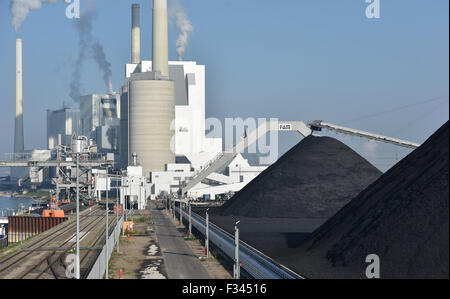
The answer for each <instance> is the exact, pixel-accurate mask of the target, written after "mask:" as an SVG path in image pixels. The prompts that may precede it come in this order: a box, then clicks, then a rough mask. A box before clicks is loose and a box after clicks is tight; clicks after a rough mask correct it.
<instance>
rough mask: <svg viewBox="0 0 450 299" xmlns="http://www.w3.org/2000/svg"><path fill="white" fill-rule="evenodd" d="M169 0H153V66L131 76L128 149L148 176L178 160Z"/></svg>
mask: <svg viewBox="0 0 450 299" xmlns="http://www.w3.org/2000/svg"><path fill="white" fill-rule="evenodd" d="M167 27H168V21H167V0H154V1H153V62H154V65H153V70H152V72H147V73H135V74H133V75H132V76H131V77H130V78H129V80H128V98H129V105H128V108H129V111H128V116H129V119H128V124H129V129H128V133H129V135H128V136H129V137H128V138H129V150H128V152H129V153H133V152H136V153H137V154H138V157H139V163H140V165H141V166H142V167H143V169H144V174H145V176H148V175H149V173H150V172H156V171H164V170H165V165H166V164H169V163H175V153H174V151H173V150H172V149H171V142H172V139H173V136H174V131H173V130H172V129H171V125H172V122H173V120H174V119H175V86H174V82H173V81H170V80H169V72H168V65H169V62H168V34H167V32H168V31H167Z"/></svg>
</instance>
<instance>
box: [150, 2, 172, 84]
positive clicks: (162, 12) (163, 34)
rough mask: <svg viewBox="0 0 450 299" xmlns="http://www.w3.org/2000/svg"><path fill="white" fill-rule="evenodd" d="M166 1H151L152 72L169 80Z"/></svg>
mask: <svg viewBox="0 0 450 299" xmlns="http://www.w3.org/2000/svg"><path fill="white" fill-rule="evenodd" d="M167 27H168V21H167V0H153V72H159V73H161V76H162V77H163V78H166V79H168V78H169V41H168V39H169V37H168V30H167Z"/></svg>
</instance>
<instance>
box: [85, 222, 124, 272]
mask: <svg viewBox="0 0 450 299" xmlns="http://www.w3.org/2000/svg"><path fill="white" fill-rule="evenodd" d="M123 219H124V217H123V216H122V218H120V219H119V222H118V223H117V225H116V227H115V228H114V231H113V232H112V233H111V235H109V237H108V261H109V259H110V258H111V255H112V253H113V250H114V246H115V245H116V244H117V242H119V238H120V231H121V228H122V227H123V222H124V220H123ZM105 254H106V244H105V245H103V249H102V251H101V252H100V254H99V255H98V257H97V260H96V261H95V263H94V265H93V266H92V268H91V270H90V272H89V274H88V275H87V279H103V276H104V275H105V270H106V265H105Z"/></svg>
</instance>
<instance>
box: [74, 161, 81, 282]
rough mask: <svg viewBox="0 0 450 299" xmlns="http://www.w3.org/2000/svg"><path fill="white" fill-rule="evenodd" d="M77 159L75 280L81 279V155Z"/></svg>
mask: <svg viewBox="0 0 450 299" xmlns="http://www.w3.org/2000/svg"><path fill="white" fill-rule="evenodd" d="M76 158H77V163H76V164H77V166H76V171H75V175H76V185H77V187H76V190H77V191H76V193H77V198H76V214H77V216H76V218H77V221H76V222H77V225H76V227H77V228H76V249H75V251H76V262H75V278H76V279H80V178H79V163H80V154H77V155H76Z"/></svg>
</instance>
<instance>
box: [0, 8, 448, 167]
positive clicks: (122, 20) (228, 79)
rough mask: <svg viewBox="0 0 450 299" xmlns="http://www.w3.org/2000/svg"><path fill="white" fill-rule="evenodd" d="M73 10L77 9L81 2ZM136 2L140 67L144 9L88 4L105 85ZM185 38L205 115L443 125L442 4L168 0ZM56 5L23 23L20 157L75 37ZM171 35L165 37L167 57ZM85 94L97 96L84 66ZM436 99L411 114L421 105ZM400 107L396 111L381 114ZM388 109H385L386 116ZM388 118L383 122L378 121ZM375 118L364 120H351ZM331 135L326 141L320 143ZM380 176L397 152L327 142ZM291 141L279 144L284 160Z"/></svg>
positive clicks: (8, 68)
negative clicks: (196, 67)
mask: <svg viewBox="0 0 450 299" xmlns="http://www.w3.org/2000/svg"><path fill="white" fill-rule="evenodd" d="M81 1H82V2H81V5H82V7H83V4H84V2H85V1H84V0H81ZM9 2H10V1H9V0H0V88H1V90H2V93H1V96H0V101H1V107H2V109H0V126H1V127H2V128H3V130H2V132H1V135H0V140H1V143H0V155H3V154H2V153H5V152H11V151H12V147H13V124H14V94H15V88H14V84H15V83H14V80H15V77H14V65H15V58H14V54H15V52H14V45H15V43H14V39H15V38H16V35H15V33H14V30H13V28H12V26H11V24H10V23H11V15H10V12H9ZM134 2H136V3H140V4H141V7H142V8H141V18H142V58H143V59H148V60H150V59H151V1H150V0H145V1H144V0H141V1H138V0H135V1H130V0H120V1H117V0H114V1H112V0H97V4H96V7H97V10H98V18H97V19H96V21H95V23H94V32H93V34H94V36H95V38H96V39H98V40H99V41H101V43H102V44H103V45H104V47H105V52H106V55H107V57H108V59H109V60H110V61H111V63H112V71H113V86H114V89H115V90H116V91H118V90H119V88H120V86H121V85H122V84H123V78H124V65H125V64H126V63H127V62H129V60H130V42H129V41H130V15H131V13H130V6H131V3H134ZM180 2H181V3H182V5H183V6H184V7H185V9H186V12H187V13H188V16H189V18H190V19H191V21H192V23H193V25H194V27H195V30H194V32H193V34H192V35H191V39H190V44H189V46H188V48H187V51H186V54H185V60H195V61H197V62H198V63H200V64H204V65H206V70H207V117H217V118H220V119H222V118H224V117H242V118H246V117H267V118H269V117H278V118H280V119H281V120H305V121H307V120H313V119H321V120H325V121H327V122H331V123H336V124H340V123H346V122H347V121H349V120H353V119H357V118H360V117H362V118H361V119H360V120H357V121H353V122H350V123H347V126H350V127H354V128H357V129H363V130H368V131H371V132H375V133H382V134H386V135H389V136H393V137H398V138H403V139H408V140H411V141H416V142H423V141H424V140H426V138H427V137H429V136H430V135H431V134H432V133H433V132H434V131H435V130H436V129H438V128H439V127H440V126H441V125H442V124H443V123H444V122H446V121H447V120H448V118H449V116H448V103H449V99H448V94H449V86H448V81H449V69H448V65H449V48H448V47H449V39H448V35H449V32H448V27H449V20H448V11H449V7H448V6H449V1H447V0H431V1H429V0H428V1H425V0H396V1H392V0H381V18H380V19H377V20H375V19H367V18H366V15H365V9H366V6H367V4H366V3H365V1H364V0H278V1H269V0H189V1H188V0H180ZM66 5H67V4H65V3H64V2H63V1H62V2H61V3H59V4H58V5H44V6H43V8H42V9H41V10H38V11H32V12H31V13H30V15H29V17H28V19H27V20H26V22H25V24H24V25H23V30H22V34H21V36H22V38H23V39H24V105H25V106H24V113H25V145H26V148H28V149H30V148H44V147H45V145H46V142H45V138H46V115H45V111H46V109H49V108H50V109H55V108H60V107H61V106H62V102H63V101H64V100H68V99H69V96H68V94H69V88H68V87H69V82H70V75H71V72H72V65H73V62H74V61H75V59H76V55H77V35H76V32H75V30H74V27H73V24H72V21H71V20H69V19H67V18H66V16H65V8H66ZM176 37H177V32H176V31H175V30H174V28H171V31H170V36H169V39H170V40H169V43H170V50H169V51H170V58H171V59H173V60H175V59H176V51H175V40H176ZM83 86H84V88H83V90H84V91H85V93H86V94H87V93H94V92H97V93H99V92H104V91H105V90H104V89H105V88H104V84H103V81H102V74H101V73H100V72H99V71H98V69H97V67H96V65H95V64H94V62H93V61H89V63H87V64H86V66H85V68H84V71H83ZM435 98H439V99H438V100H435V101H431V102H427V103H425V104H420V105H412V104H415V103H418V102H424V101H426V100H429V99H435ZM402 106H407V107H408V108H405V109H397V110H396V109H393V108H397V107H402ZM391 110H393V111H391ZM383 111H390V112H386V113H383V114H378V112H383ZM371 114H376V116H374V117H363V116H366V115H371ZM330 136H334V134H330ZM338 138H339V139H340V140H341V141H344V142H345V143H347V144H348V145H350V146H351V147H352V148H353V149H355V150H357V151H358V152H360V153H361V154H362V155H363V156H365V157H366V158H368V159H369V160H370V161H371V162H373V163H374V164H375V165H376V166H378V167H379V168H380V169H382V170H386V169H387V168H388V167H390V166H391V165H392V164H393V163H395V161H397V160H398V159H400V158H401V157H403V156H404V155H405V154H407V153H408V152H409V151H408V150H403V149H401V148H398V147H394V146H390V145H384V144H368V143H367V142H366V141H364V140H361V139H359V138H351V137H343V136H338ZM299 140H300V139H299V136H297V135H296V134H288V135H281V136H280V151H281V152H285V151H286V150H288V149H289V148H290V147H291V146H293V145H294V144H295V143H296V142H298V141H299Z"/></svg>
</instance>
